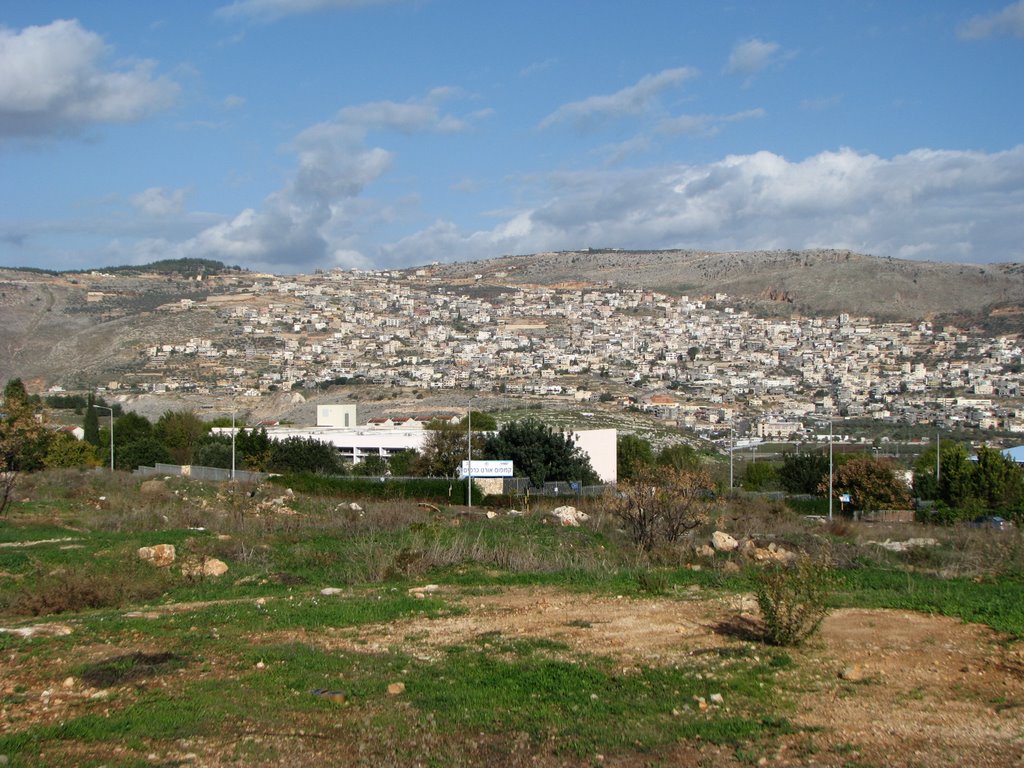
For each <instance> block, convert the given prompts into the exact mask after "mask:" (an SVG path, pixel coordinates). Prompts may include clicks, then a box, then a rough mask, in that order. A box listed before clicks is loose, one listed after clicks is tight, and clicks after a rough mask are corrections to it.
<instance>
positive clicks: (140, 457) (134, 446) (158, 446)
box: [107, 428, 171, 470]
mask: <svg viewBox="0 0 1024 768" xmlns="http://www.w3.org/2000/svg"><path fill="white" fill-rule="evenodd" d="M114 434H115V436H116V434H117V430H116V428H115V430H114ZM170 460H171V457H170V455H169V454H168V453H167V448H166V446H164V444H163V443H162V442H161V441H160V440H158V439H157V438H156V436H155V435H152V434H150V435H145V436H142V437H136V438H135V439H134V440H132V441H131V442H130V443H125V444H124V445H117V444H115V450H114V466H115V468H117V469H124V470H133V469H135V468H136V467H152V466H155V465H156V464H166V463H169V462H170ZM107 461H110V458H109V457H107Z"/></svg>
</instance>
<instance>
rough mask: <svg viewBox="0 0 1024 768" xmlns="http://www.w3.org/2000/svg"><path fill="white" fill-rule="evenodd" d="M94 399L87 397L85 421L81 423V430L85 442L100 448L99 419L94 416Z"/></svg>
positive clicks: (90, 396)
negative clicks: (87, 404)
mask: <svg viewBox="0 0 1024 768" xmlns="http://www.w3.org/2000/svg"><path fill="white" fill-rule="evenodd" d="M95 405H96V399H95V398H94V397H93V396H92V395H89V407H88V408H86V410H85V421H83V422H82V429H84V430H85V442H87V443H89V444H90V445H92V446H94V447H96V448H99V447H100V419H99V416H98V415H97V414H96V408H95Z"/></svg>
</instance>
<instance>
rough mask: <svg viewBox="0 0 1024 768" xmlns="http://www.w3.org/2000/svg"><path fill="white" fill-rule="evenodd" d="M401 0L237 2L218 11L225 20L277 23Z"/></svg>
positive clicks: (239, 0) (271, 0) (245, 0)
mask: <svg viewBox="0 0 1024 768" xmlns="http://www.w3.org/2000/svg"><path fill="white" fill-rule="evenodd" d="M395 2H399V0H235V2H233V3H231V4H230V5H225V6H222V7H220V8H218V9H217V15H218V16H223V17H225V18H243V19H256V20H259V21H275V20H276V19H280V18H283V17H285V16H294V15H298V14H304V13H315V12H317V11H328V10H350V9H353V8H364V7H366V6H372V5H390V4H392V3H395Z"/></svg>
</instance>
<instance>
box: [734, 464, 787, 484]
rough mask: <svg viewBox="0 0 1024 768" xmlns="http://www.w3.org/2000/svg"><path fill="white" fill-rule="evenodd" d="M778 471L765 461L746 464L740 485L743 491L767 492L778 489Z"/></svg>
mask: <svg viewBox="0 0 1024 768" xmlns="http://www.w3.org/2000/svg"><path fill="white" fill-rule="evenodd" d="M778 482H779V469H778V467H776V466H775V465H774V464H769V463H768V462H767V461H762V462H753V463H751V464H747V469H746V471H745V472H744V473H743V479H742V485H743V490H745V491H769V490H772V489H774V488H777V487H778Z"/></svg>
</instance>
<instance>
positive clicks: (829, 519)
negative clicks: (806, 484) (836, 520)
mask: <svg viewBox="0 0 1024 768" xmlns="http://www.w3.org/2000/svg"><path fill="white" fill-rule="evenodd" d="M828 521H829V522H830V523H831V522H832V419H831V417H830V418H829V420H828Z"/></svg>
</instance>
